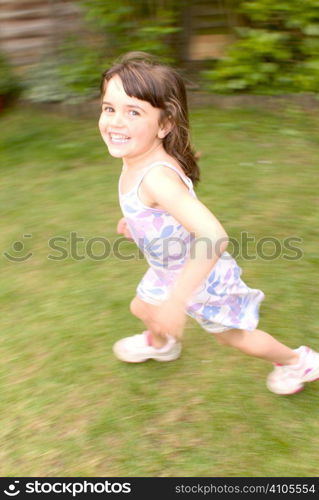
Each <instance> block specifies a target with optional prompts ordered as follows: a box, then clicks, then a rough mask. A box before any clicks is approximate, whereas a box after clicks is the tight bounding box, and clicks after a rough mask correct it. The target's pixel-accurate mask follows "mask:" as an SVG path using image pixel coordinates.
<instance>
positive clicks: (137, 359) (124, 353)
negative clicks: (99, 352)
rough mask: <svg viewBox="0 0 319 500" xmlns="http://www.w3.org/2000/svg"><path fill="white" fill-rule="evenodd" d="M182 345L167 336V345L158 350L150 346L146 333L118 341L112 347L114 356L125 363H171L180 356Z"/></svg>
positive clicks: (147, 333) (148, 334)
mask: <svg viewBox="0 0 319 500" xmlns="http://www.w3.org/2000/svg"><path fill="white" fill-rule="evenodd" d="M181 350H182V345H181V343H180V342H177V341H176V340H175V339H174V338H173V337H170V336H167V343H166V344H165V345H164V346H163V347H161V348H160V349H156V347H153V346H152V345H151V338H150V333H149V332H148V331H146V332H143V333H139V334H137V335H132V336H131V337H126V338H124V339H121V340H118V341H117V342H116V343H115V344H114V346H113V352H114V354H115V356H116V357H117V358H118V359H120V360H121V361H126V362H127V363H142V362H143V361H146V360H148V359H155V360H156V361H173V360H174V359H177V358H178V357H179V356H180V353H181Z"/></svg>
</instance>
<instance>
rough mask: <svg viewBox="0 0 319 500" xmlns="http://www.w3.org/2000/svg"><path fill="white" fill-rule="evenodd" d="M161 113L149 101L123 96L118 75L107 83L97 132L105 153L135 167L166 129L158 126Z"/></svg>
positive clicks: (158, 144) (147, 156)
mask: <svg viewBox="0 0 319 500" xmlns="http://www.w3.org/2000/svg"><path fill="white" fill-rule="evenodd" d="M160 115H161V111H160V109H159V108H154V107H153V106H152V105H151V104H150V103H149V102H147V101H141V100H140V99H137V98H136V97H130V96H128V95H127V94H126V92H125V90H124V88H123V84H122V81H121V79H120V77H119V76H117V75H116V76H114V77H113V78H111V79H110V81H109V82H108V83H107V86H106V90H105V94H104V97H103V103H102V113H101V117H100V120H99V129H100V132H101V135H102V138H103V140H104V142H105V143H106V145H107V147H108V150H109V153H110V154H111V155H112V156H115V157H116V158H123V160H124V163H125V164H128V165H132V164H134V165H136V164H138V163H139V162H140V161H141V160H147V159H148V158H149V157H150V156H151V155H152V153H154V151H155V150H157V149H158V148H162V147H163V146H162V139H163V138H164V137H165V135H166V133H167V129H165V127H164V126H162V125H161V124H160Z"/></svg>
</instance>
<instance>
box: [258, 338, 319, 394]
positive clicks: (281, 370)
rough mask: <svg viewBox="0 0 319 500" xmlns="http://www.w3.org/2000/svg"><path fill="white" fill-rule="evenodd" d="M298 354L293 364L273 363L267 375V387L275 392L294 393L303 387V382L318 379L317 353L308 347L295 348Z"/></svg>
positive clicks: (318, 361) (318, 356) (318, 364)
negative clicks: (296, 361)
mask: <svg viewBox="0 0 319 500" xmlns="http://www.w3.org/2000/svg"><path fill="white" fill-rule="evenodd" d="M295 352H297V353H298V354H299V355H300V358H299V362H298V363H297V364H295V365H275V368H274V370H273V371H272V372H271V373H270V374H269V375H268V378H267V387H268V389H269V390H270V391H271V392H274V393H275V394H281V395H288V394H295V393H296V392H299V391H301V390H302V389H303V388H304V383H305V382H314V381H315V380H318V379H319V354H318V353H317V352H315V351H313V350H312V349H310V348H309V347H305V346H301V347H299V348H298V349H295Z"/></svg>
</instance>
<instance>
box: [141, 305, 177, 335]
mask: <svg viewBox="0 0 319 500" xmlns="http://www.w3.org/2000/svg"><path fill="white" fill-rule="evenodd" d="M185 309H186V308H185V304H183V303H181V302H178V301H176V300H174V299H169V300H165V301H164V302H162V304H161V305H160V306H154V312H153V314H152V319H151V320H150V321H149V324H148V325H147V326H148V328H149V329H150V330H151V331H152V332H154V333H155V334H157V335H161V336H165V335H167V334H169V335H171V336H172V337H175V338H176V339H181V338H182V335H183V330H184V326H185V323H186V312H185Z"/></svg>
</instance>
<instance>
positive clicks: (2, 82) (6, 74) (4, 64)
mask: <svg viewBox="0 0 319 500" xmlns="http://www.w3.org/2000/svg"><path fill="white" fill-rule="evenodd" d="M21 89H22V86H21V83H20V81H19V79H18V77H17V76H16V75H15V74H14V72H13V70H12V67H11V65H10V64H9V62H8V61H7V59H6V57H5V56H4V55H3V54H1V53H0V96H1V97H2V99H3V100H4V103H3V104H4V105H6V104H7V103H9V102H11V101H12V100H13V99H14V98H15V97H17V96H18V95H19V93H20V92H21Z"/></svg>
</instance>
